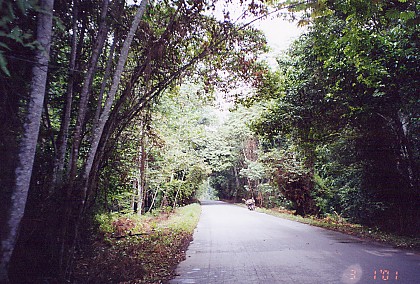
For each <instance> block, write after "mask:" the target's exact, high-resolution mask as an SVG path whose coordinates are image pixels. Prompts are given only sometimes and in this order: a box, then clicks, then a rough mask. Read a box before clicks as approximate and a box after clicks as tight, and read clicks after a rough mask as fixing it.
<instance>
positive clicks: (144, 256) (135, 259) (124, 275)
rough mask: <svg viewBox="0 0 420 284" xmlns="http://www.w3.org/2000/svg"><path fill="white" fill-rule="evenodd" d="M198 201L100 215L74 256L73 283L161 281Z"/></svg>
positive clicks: (180, 248) (194, 219)
mask: <svg viewBox="0 0 420 284" xmlns="http://www.w3.org/2000/svg"><path fill="white" fill-rule="evenodd" d="M200 213H201V207H200V205H199V204H191V205H188V206H185V207H181V208H177V209H176V210H175V211H174V212H169V211H163V212H160V213H159V214H156V213H155V214H153V215H152V214H148V215H145V216H136V215H117V214H114V215H108V214H107V216H105V215H101V216H98V218H97V219H98V222H99V224H98V225H99V228H100V229H99V232H98V233H97V234H95V237H96V238H95V239H94V240H92V241H91V242H89V243H88V244H86V245H85V246H83V247H82V249H81V250H80V253H79V257H78V258H77V259H76V269H75V273H74V282H76V283H166V282H167V281H168V280H169V279H171V278H172V277H173V276H174V273H175V268H176V266H177V264H178V263H179V262H181V261H182V260H183V259H185V251H186V249H187V247H188V245H189V243H190V241H191V240H192V233H193V231H194V228H195V227H196V225H197V223H198V220H199V217H200Z"/></svg>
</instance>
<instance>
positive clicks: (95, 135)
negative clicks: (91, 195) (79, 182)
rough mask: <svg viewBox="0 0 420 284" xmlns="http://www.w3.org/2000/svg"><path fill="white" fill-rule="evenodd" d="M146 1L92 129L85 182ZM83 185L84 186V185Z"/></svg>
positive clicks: (142, 4)
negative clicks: (96, 124) (100, 112)
mask: <svg viewBox="0 0 420 284" xmlns="http://www.w3.org/2000/svg"><path fill="white" fill-rule="evenodd" d="M147 2H148V1H147V0H142V1H141V3H140V6H139V8H138V10H137V13H136V15H135V16H134V19H133V22H132V24H131V28H130V31H129V33H128V35H127V37H126V39H125V41H124V44H123V47H122V49H121V55H120V57H119V59H118V64H117V67H116V69H115V73H114V77H113V81H112V85H111V89H110V91H109V94H108V97H107V99H106V101H105V106H104V109H103V111H102V114H101V116H100V118H99V123H98V127H97V128H95V129H93V139H92V145H91V147H90V149H89V153H88V158H87V161H86V165H85V169H84V172H83V181H84V182H85V184H87V181H88V179H89V175H90V171H91V169H92V165H93V161H94V159H95V155H96V151H97V149H98V146H99V141H100V139H101V136H102V133H103V130H104V127H105V124H106V122H107V120H108V117H109V114H110V111H111V107H112V104H113V103H114V99H115V95H116V94H117V90H118V86H119V83H120V81H121V75H122V72H123V70H124V65H125V63H126V61H127V58H128V51H129V49H130V46H131V42H132V41H133V38H134V34H135V32H136V30H137V27H138V26H139V24H140V20H141V18H142V17H143V14H144V12H145V10H146V6H147ZM84 187H86V186H84ZM86 191H87V188H84V189H83V193H84V195H85V197H86ZM83 202H84V201H83Z"/></svg>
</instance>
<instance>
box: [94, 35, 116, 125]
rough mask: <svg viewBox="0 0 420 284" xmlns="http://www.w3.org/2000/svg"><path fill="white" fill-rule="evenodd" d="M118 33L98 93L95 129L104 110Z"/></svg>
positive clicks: (110, 50)
mask: <svg viewBox="0 0 420 284" xmlns="http://www.w3.org/2000/svg"><path fill="white" fill-rule="evenodd" d="M116 36H117V33H116V32H115V33H114V39H113V42H112V44H111V47H110V49H109V56H108V60H107V62H106V68H105V74H104V77H103V79H102V84H101V90H100V91H99V95H98V102H97V105H96V111H95V118H94V120H93V127H92V128H93V129H95V128H96V127H98V122H99V117H100V115H101V112H102V102H103V98H104V93H105V88H106V85H107V82H108V78H109V75H110V74H111V67H112V62H113V59H114V51H115V45H116V42H117V38H116Z"/></svg>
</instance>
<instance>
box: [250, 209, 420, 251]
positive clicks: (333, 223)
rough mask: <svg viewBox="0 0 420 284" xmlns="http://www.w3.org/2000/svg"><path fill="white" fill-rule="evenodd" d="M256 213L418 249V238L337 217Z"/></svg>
mask: <svg viewBox="0 0 420 284" xmlns="http://www.w3.org/2000/svg"><path fill="white" fill-rule="evenodd" d="M257 211H259V212H262V213H266V214H270V215H274V216H277V217H281V218H284V219H288V220H292V221H297V222H301V223H305V224H309V225H312V226H317V227H322V228H326V229H329V230H334V231H338V232H342V233H346V234H349V235H352V236H356V237H361V238H365V239H370V240H373V241H377V242H382V243H386V244H389V245H392V246H395V247H399V248H407V249H420V238H419V237H407V236H399V235H395V234H391V233H387V232H383V231H381V230H379V229H377V228H369V227H366V226H362V225H359V224H353V223H350V222H348V221H346V220H345V219H344V218H341V217H340V216H339V215H329V216H327V217H325V218H316V217H313V216H309V217H302V216H299V215H294V214H293V212H292V211H290V210H282V209H278V208H277V209H266V208H257Z"/></svg>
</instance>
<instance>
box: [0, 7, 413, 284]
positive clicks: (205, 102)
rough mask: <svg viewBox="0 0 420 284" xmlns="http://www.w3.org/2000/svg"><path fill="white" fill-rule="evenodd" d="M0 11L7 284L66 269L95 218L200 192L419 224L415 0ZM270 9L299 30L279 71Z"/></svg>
mask: <svg viewBox="0 0 420 284" xmlns="http://www.w3.org/2000/svg"><path fill="white" fill-rule="evenodd" d="M232 2H239V3H236V8H237V10H240V11H241V13H240V14H239V16H236V13H233V11H231V10H229V9H228V5H227V4H231V5H233V4H232ZM0 7H1V14H0V117H1V120H0V133H1V136H0V137H1V138H0V157H1V163H0V186H1V191H0V198H1V200H2V206H1V208H0V220H1V223H0V228H1V240H2V246H1V266H0V275H1V278H0V279H1V281H2V282H6V281H10V282H12V283H22V282H28V281H31V280H33V279H43V280H46V281H49V280H48V279H50V280H51V281H54V280H58V279H59V280H60V281H66V280H68V279H71V275H72V270H73V268H74V258H75V255H76V254H77V249H78V244H79V243H80V242H81V241H83V239H82V238H83V234H82V231H83V230H84V229H86V228H87V227H90V226H94V223H92V220H93V219H94V218H93V216H95V215H96V214H99V213H103V212H121V213H127V214H143V213H145V212H149V211H153V210H155V209H159V208H175V207H177V206H180V205H185V204H189V203H192V202H195V201H197V199H198V198H200V197H206V198H221V199H228V200H233V201H238V202H240V200H241V199H242V198H251V197H253V198H254V199H255V200H256V203H257V206H261V207H282V208H287V209H290V210H294V212H295V213H296V214H299V215H313V216H318V217H319V216H328V215H332V214H335V215H339V216H340V217H342V218H345V219H346V220H349V221H351V222H355V223H360V224H364V225H368V226H372V227H377V228H380V229H382V230H385V231H391V232H395V233H398V234H404V235H416V236H419V234H420V188H419V187H420V182H419V178H420V177H419V168H420V90H419V85H420V82H419V79H420V75H419V68H420V58H419V54H420V52H419V44H420V42H419V41H420V40H419V38H420V37H419V24H420V16H419V9H420V4H419V3H418V1H415V0H392V1H385V0H377V1H363V0H350V1H328V0H318V1H317V0H313V1H312V0H311V1H254V0H250V1H230V0H226V1H218V0H191V1H187V0H165V1H154V0H151V1H147V0H141V1H140V0H139V1H124V0H115V1H109V0H94V1H86V0H73V1H62V0H56V1H53V0H40V1H36V0H17V1H0ZM235 12H238V11H235ZM264 17H284V18H285V20H290V21H295V23H296V24H297V25H299V26H304V27H305V32H303V34H302V35H301V36H300V37H299V38H298V39H297V40H296V41H295V42H294V43H293V44H292V45H291V46H290V48H289V49H288V51H287V52H284V53H282V54H278V57H277V65H276V67H275V68H273V67H272V66H271V65H269V64H268V63H267V62H265V61H264V60H263V59H262V58H263V55H264V53H266V52H267V51H268V47H267V43H266V39H265V37H264V34H263V33H262V32H261V31H259V30H257V29H255V28H254V27H253V25H252V23H253V22H254V21H257V20H258V19H260V18H264ZM227 107H229V108H230V110H229V111H227V110H226V108H227ZM22 271H25V273H22Z"/></svg>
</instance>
